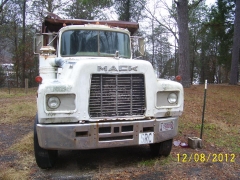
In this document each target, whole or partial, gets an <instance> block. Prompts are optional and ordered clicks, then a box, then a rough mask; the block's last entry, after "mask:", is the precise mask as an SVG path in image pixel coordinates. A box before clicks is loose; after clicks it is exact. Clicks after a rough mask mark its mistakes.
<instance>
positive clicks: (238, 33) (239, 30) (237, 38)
mask: <svg viewBox="0 0 240 180" xmlns="http://www.w3.org/2000/svg"><path fill="white" fill-rule="evenodd" d="M239 51H240V1H239V0H237V1H236V10H235V20H234V35H233V52H232V64H231V75H230V84H232V85H236V84H237V83H238V73H239V72H238V65H239V57H240V53H239Z"/></svg>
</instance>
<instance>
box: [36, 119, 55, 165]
mask: <svg viewBox="0 0 240 180" xmlns="http://www.w3.org/2000/svg"><path fill="white" fill-rule="evenodd" d="M37 124H38V115H36V117H35V122H34V135H33V136H34V137H33V138H34V154H35V159H36V162H37V165H38V166H39V167H40V168H42V169H48V168H52V167H53V166H54V164H55V162H56V160H57V156H58V151H57V150H47V149H43V148H41V147H40V146H39V143H38V137H37Z"/></svg>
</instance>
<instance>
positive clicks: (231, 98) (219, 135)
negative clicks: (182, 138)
mask: <svg viewBox="0 0 240 180" xmlns="http://www.w3.org/2000/svg"><path fill="white" fill-rule="evenodd" d="M184 90H185V107H184V113H183V115H182V117H181V118H180V122H179V132H180V134H183V135H188V134H190V133H191V134H192V135H194V136H197V137H200V129H201V122H202V111H203V99H204V86H203V85H199V86H192V87H191V88H187V89H184ZM239 92H240V86H230V85H209V86H208V89H207V98H206V109H205V119H204V130H203V141H204V143H206V142H207V143H209V144H215V145H216V146H219V147H224V148H226V149H228V150H229V151H230V152H234V153H240V147H239V144H238V143H237V142H238V140H239V135H240V121H239V117H240V111H239V109H240V93H239Z"/></svg>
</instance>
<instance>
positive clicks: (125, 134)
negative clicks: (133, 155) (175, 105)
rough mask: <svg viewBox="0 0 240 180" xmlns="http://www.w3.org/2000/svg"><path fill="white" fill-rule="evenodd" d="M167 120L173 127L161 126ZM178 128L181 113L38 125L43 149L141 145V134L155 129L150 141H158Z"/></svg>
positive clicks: (171, 136)
mask: <svg viewBox="0 0 240 180" xmlns="http://www.w3.org/2000/svg"><path fill="white" fill-rule="evenodd" d="M166 122H172V124H173V129H172V130H169V129H164V130H163V129H162V123H166ZM170 124H171V123H170ZM177 131H178V117H168V118H161V119H152V120H139V121H118V122H99V123H85V124H38V125H37V135H38V141H39V145H40V146H41V147H42V148H44V149H56V150H77V149H98V148H109V147H120V146H132V145H139V144H141V143H140V138H139V137H140V134H142V133H146V134H147V133H149V132H153V133H152V134H153V142H150V143H157V142H162V141H165V140H168V139H172V138H173V137H174V136H176V135H177ZM147 144H149V143H147Z"/></svg>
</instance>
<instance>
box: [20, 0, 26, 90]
mask: <svg viewBox="0 0 240 180" xmlns="http://www.w3.org/2000/svg"><path fill="white" fill-rule="evenodd" d="M22 11H23V12H22V13H23V30H22V79H21V82H22V83H21V84H22V87H24V86H25V78H26V72H25V70H26V58H25V41H26V38H25V37H26V36H25V29H26V22H25V21H26V0H24V1H23V10H22Z"/></svg>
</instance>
